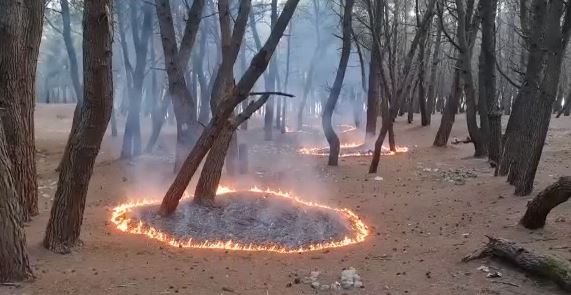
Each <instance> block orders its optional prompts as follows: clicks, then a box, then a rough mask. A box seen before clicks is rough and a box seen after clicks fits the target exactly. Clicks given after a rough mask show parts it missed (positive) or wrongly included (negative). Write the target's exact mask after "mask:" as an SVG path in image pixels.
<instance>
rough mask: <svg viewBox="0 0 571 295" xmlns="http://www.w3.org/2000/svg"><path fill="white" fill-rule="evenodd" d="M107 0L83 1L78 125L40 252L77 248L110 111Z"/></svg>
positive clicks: (110, 27)
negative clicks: (80, 99)
mask: <svg viewBox="0 0 571 295" xmlns="http://www.w3.org/2000/svg"><path fill="white" fill-rule="evenodd" d="M112 12H113V9H112V3H111V0H87V1H85V4H84V11H83V84H84V100H85V103H84V104H83V106H82V108H81V114H80V123H79V125H78V126H79V127H78V129H77V132H76V133H75V134H70V136H73V138H72V139H71V140H69V143H70V144H69V145H68V146H67V147H66V149H67V150H68V152H67V153H66V154H67V159H65V161H64V165H63V167H62V170H61V172H60V175H59V181H58V186H57V190H56V194H55V198H54V203H53V205H52V211H51V214H50V220H49V222H48V226H47V228H46V235H45V238H44V243H43V244H44V246H45V247H46V248H47V249H49V250H52V251H54V252H57V253H69V251H70V249H71V248H73V247H75V246H77V245H79V244H80V243H81V242H80V240H79V235H80V231H81V224H82V221H83V211H84V209H85V199H86V196H87V189H88V186H89V180H90V179H91V175H92V173H93V166H94V163H95V158H96V157H97V154H98V153H99V149H100V146H101V141H102V140H103V136H104V134H105V130H106V129H107V124H108V123H109V119H110V117H111V111H112V109H113V74H112V54H111V52H112V40H113V14H112Z"/></svg>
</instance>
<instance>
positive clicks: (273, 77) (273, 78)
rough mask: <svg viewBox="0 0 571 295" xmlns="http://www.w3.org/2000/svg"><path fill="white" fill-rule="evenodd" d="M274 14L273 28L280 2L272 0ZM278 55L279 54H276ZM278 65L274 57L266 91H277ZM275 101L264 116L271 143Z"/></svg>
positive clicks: (269, 103)
mask: <svg viewBox="0 0 571 295" xmlns="http://www.w3.org/2000/svg"><path fill="white" fill-rule="evenodd" d="M271 6H272V14H271V27H272V29H273V27H274V26H275V24H276V21H277V19H278V0H272V5H271ZM276 55H277V54H276ZM277 74H278V64H277V57H276V56H274V57H273V60H271V61H270V69H269V73H268V75H266V77H265V79H267V80H266V83H265V84H266V91H275V90H276V85H277ZM274 114H275V113H274V100H273V99H272V98H270V100H269V101H268V103H266V113H265V115H264V140H266V141H269V140H272V139H273V129H272V126H273V122H274Z"/></svg>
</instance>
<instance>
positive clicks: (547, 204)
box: [520, 176, 571, 229]
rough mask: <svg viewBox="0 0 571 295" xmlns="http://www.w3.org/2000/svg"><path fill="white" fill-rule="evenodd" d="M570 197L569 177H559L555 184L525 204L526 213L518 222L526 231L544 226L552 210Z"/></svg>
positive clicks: (570, 184)
mask: <svg viewBox="0 0 571 295" xmlns="http://www.w3.org/2000/svg"><path fill="white" fill-rule="evenodd" d="M570 197H571V176H566V177H561V178H559V180H558V181H557V182H555V183H554V184H552V185H550V186H548V187H547V188H545V189H544V190H543V191H541V192H540V193H539V194H538V195H537V197H535V198H534V199H533V200H532V201H530V202H529V203H527V211H525V215H524V216H523V218H522V219H521V220H520V223H521V225H523V226H524V227H525V228H528V229H538V228H542V227H543V226H545V219H546V218H547V215H548V214H549V212H551V210H553V208H555V207H557V206H558V205H559V204H561V203H564V202H566V201H567V200H569V198H570Z"/></svg>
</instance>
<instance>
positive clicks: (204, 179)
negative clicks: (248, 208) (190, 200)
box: [194, 122, 234, 206]
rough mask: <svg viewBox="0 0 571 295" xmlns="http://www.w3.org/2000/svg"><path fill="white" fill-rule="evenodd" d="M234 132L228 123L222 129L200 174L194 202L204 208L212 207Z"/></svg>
mask: <svg viewBox="0 0 571 295" xmlns="http://www.w3.org/2000/svg"><path fill="white" fill-rule="evenodd" d="M233 133H234V130H233V129H232V126H231V125H230V123H229V122H226V124H224V126H223V127H222V131H221V132H220V134H219V135H218V136H217V139H216V143H214V145H213V146H212V148H211V149H210V152H209V153H208V156H207V157H206V162H205V164H204V167H203V168H202V172H201V173H200V178H199V179H198V183H197V185H196V189H195V191H194V201H195V202H196V203H198V204H200V205H204V206H214V199H215V197H216V190H217V189H218V184H219V183H220V178H221V176H222V167H223V166H224V160H225V158H226V153H227V151H228V147H229V146H230V142H231V141H232V135H233Z"/></svg>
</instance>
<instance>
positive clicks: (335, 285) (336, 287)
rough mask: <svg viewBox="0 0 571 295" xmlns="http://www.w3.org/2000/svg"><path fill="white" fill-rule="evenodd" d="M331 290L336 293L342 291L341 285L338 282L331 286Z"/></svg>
mask: <svg viewBox="0 0 571 295" xmlns="http://www.w3.org/2000/svg"><path fill="white" fill-rule="evenodd" d="M331 290H336V291H339V290H341V284H340V283H339V282H337V281H336V282H335V283H333V284H331Z"/></svg>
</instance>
